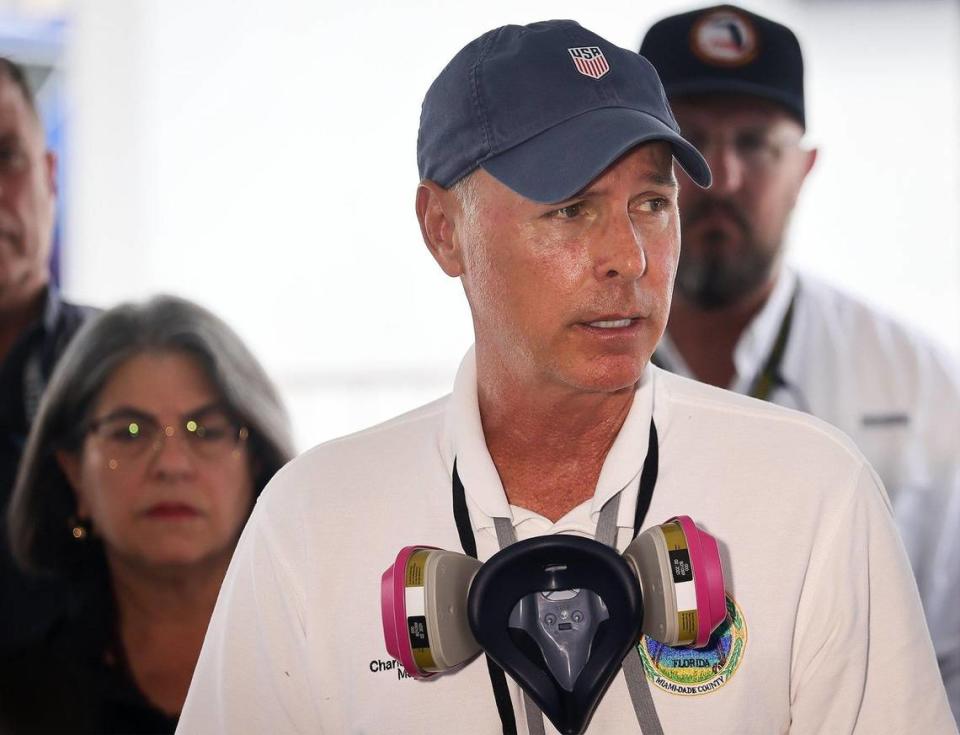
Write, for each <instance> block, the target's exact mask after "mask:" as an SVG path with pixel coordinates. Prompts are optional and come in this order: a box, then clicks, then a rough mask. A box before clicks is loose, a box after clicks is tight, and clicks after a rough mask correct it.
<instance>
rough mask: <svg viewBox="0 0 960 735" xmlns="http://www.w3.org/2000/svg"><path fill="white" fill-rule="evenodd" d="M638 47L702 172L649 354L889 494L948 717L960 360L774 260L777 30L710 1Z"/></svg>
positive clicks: (788, 143)
mask: <svg viewBox="0 0 960 735" xmlns="http://www.w3.org/2000/svg"><path fill="white" fill-rule="evenodd" d="M640 53H641V54H643V55H644V56H646V57H647V58H648V59H649V60H650V61H651V62H652V63H653V65H654V66H655V67H656V69H657V71H658V72H659V74H660V77H661V79H662V81H663V85H664V88H665V90H666V93H667V96H668V97H669V99H670V104H671V106H672V108H673V112H674V114H675V116H676V119H677V122H678V123H679V124H680V129H681V130H682V131H683V134H684V135H685V136H686V137H687V138H688V139H689V140H690V141H691V142H692V143H693V144H694V145H695V146H697V147H698V148H699V149H700V150H701V151H703V153H704V155H705V156H706V158H707V160H708V162H709V164H710V169H711V170H712V171H713V176H714V179H713V186H712V187H711V188H710V189H709V190H703V189H700V188H699V187H697V186H694V185H693V183H692V182H691V181H690V180H689V178H687V177H686V176H685V175H684V174H683V173H682V172H681V173H680V174H679V176H680V179H681V187H680V217H681V227H682V232H683V248H682V251H681V255H680V262H679V266H678V271H677V279H676V291H675V294H674V299H673V305H672V309H671V313H670V320H669V323H668V326H667V333H666V335H665V336H664V338H663V341H662V342H661V343H660V345H659V346H658V348H657V351H656V354H655V356H654V360H655V361H656V362H657V363H658V364H659V365H661V366H663V367H666V368H667V369H669V370H672V371H674V372H677V373H680V374H682V375H686V376H692V377H695V378H697V379H699V380H702V381H704V382H706V383H710V384H712V385H716V386H720V387H724V388H729V389H731V390H734V391H737V392H739V393H744V394H749V395H752V396H755V397H757V398H762V399H766V400H769V401H773V402H775V403H779V404H781V405H785V406H789V407H792V408H797V409H800V410H802V411H806V412H809V413H812V414H814V415H815V416H818V417H820V418H822V419H825V420H826V421H828V422H830V423H831V424H833V425H834V426H837V427H839V428H840V429H842V430H843V431H844V432H845V433H846V434H848V435H849V436H850V437H851V438H852V439H853V440H854V442H855V443H856V444H857V446H858V447H859V448H860V449H861V450H862V451H863V453H864V454H865V455H866V457H867V459H868V460H869V461H870V464H871V465H873V467H874V468H875V469H876V471H877V473H878V474H879V475H880V477H881V479H882V480H883V483H884V485H885V487H886V489H887V492H888V493H889V495H890V499H891V502H892V505H893V509H894V514H895V516H896V520H897V523H898V526H899V529H900V532H901V535H902V537H903V540H904V543H905V545H906V548H907V552H908V555H909V557H910V560H911V563H912V566H913V569H914V573H915V575H916V579H917V583H918V586H919V589H920V595H921V598H922V600H923V604H924V608H925V613H926V616H927V622H928V624H929V628H930V633H931V636H932V638H933V643H934V647H935V648H936V651H937V657H938V661H939V664H940V669H941V673H942V675H943V678H944V682H945V684H946V687H947V691H948V696H949V698H950V702H951V706H952V708H953V711H954V716H955V717H958V718H960V605H958V604H957V601H958V590H960V368H958V366H957V365H956V364H955V363H952V362H951V361H950V360H949V359H947V358H946V356H945V355H943V354H941V353H939V352H938V351H937V350H936V349H935V348H934V347H932V346H931V345H929V344H927V343H926V342H925V341H924V340H923V339H921V338H920V337H919V335H917V334H914V333H912V332H911V331H909V330H908V329H906V328H904V327H903V326H901V325H899V324H897V323H895V322H893V321H891V320H890V319H888V318H887V317H885V316H883V315H881V314H879V313H877V312H876V311H874V310H873V309H872V308H870V307H868V306H866V305H864V304H862V303H860V302H859V301H857V300H856V299H854V298H852V297H851V296H848V295H847V294H844V293H842V292H840V291H838V290H836V289H834V288H833V287H831V286H828V285H826V284H825V283H822V282H820V281H818V280H816V279H815V278H813V277H811V276H809V275H807V274H803V273H796V272H794V271H793V270H792V269H790V268H789V267H787V266H786V265H785V264H784V249H785V248H784V243H785V235H786V230H787V225H788V222H789V219H790V215H791V213H792V211H793V209H794V207H795V205H796V203H797V199H798V196H799V194H800V190H801V189H802V187H803V183H804V181H805V179H806V177H807V175H808V174H809V173H810V171H811V169H812V168H813V165H814V163H815V161H816V158H817V151H816V150H815V149H811V148H809V147H807V146H805V145H804V142H803V135H804V131H805V124H806V121H805V116H804V113H805V110H804V92H803V58H802V55H801V51H800V45H799V43H798V41H797V38H796V36H795V35H794V34H793V32H792V31H791V30H790V29H788V28H786V27H785V26H783V25H780V24H778V23H775V22H773V21H770V20H768V19H766V18H763V17H761V16H758V15H755V14H753V13H749V12H747V11H745V10H741V9H739V8H736V7H733V6H730V5H723V6H717V7H711V8H706V9H703V10H697V11H693V12H688V13H683V14H681V15H675V16H671V17H669V18H666V19H664V20H661V21H660V22H658V23H656V24H655V25H654V26H653V27H652V28H650V30H649V31H648V32H647V34H646V37H645V38H644V40H643V43H642V45H641V48H640ZM891 154H892V155H897V154H896V153H891Z"/></svg>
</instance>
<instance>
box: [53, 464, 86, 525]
mask: <svg viewBox="0 0 960 735" xmlns="http://www.w3.org/2000/svg"><path fill="white" fill-rule="evenodd" d="M54 457H55V458H56V460H57V464H58V465H59V466H60V471H61V472H63V475H64V477H66V478H67V482H68V483H69V485H70V489H71V490H73V496H74V497H75V498H76V500H77V517H78V518H89V517H90V513H89V509H88V508H87V502H86V499H85V497H84V492H83V473H82V472H81V468H80V463H81V459H80V452H72V451H68V450H66V449H58V450H57V451H56V452H55V453H54Z"/></svg>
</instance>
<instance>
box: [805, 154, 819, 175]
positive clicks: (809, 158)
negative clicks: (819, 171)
mask: <svg viewBox="0 0 960 735" xmlns="http://www.w3.org/2000/svg"><path fill="white" fill-rule="evenodd" d="M804 153H805V154H806V161H805V164H806V165H805V167H804V171H803V178H804V179H806V178H807V176H808V175H809V174H810V172H811V171H813V166H814V164H815V163H816V162H817V156H818V155H820V149H819V148H811V149H810V150H808V151H804Z"/></svg>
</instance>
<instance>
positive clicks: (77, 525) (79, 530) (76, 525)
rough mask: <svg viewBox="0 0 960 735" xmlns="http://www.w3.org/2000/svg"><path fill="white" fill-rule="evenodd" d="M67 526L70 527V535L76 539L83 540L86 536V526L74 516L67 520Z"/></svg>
mask: <svg viewBox="0 0 960 735" xmlns="http://www.w3.org/2000/svg"><path fill="white" fill-rule="evenodd" d="M67 526H69V528H70V535H71V536H73V537H74V538H75V539H76V540H77V541H83V540H84V539H86V538H87V533H88V531H87V527H86V525H85V524H84V522H83V521H82V520H80V519H79V518H77V517H76V516H72V517H71V518H70V520H69V521H67Z"/></svg>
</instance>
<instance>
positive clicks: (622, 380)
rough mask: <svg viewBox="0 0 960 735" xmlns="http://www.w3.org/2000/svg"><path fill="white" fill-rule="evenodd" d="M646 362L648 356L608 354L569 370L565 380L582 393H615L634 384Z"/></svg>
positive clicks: (637, 380)
mask: <svg viewBox="0 0 960 735" xmlns="http://www.w3.org/2000/svg"><path fill="white" fill-rule="evenodd" d="M648 362H649V357H648V358H646V359H644V358H641V357H635V356H631V355H615V356H610V355H608V356H604V357H602V358H598V359H595V360H591V361H589V362H587V363H586V364H584V365H581V366H578V367H577V369H574V370H570V371H569V372H568V374H567V375H566V376H565V377H566V381H565V382H567V383H568V384H569V385H571V386H573V387H575V388H578V389H580V390H581V391H583V392H584V393H617V392H619V391H624V390H629V389H632V388H633V387H634V386H636V384H637V383H638V382H639V381H640V378H641V377H643V372H644V370H645V369H646V367H647V363H648Z"/></svg>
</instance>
